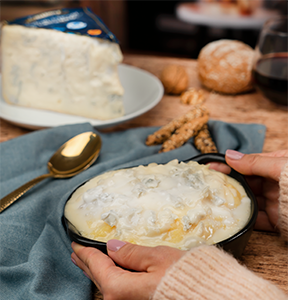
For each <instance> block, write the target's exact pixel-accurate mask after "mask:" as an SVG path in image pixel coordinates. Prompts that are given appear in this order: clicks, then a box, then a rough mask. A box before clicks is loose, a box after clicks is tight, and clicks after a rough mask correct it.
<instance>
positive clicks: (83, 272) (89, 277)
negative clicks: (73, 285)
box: [83, 271, 91, 280]
mask: <svg viewBox="0 0 288 300" xmlns="http://www.w3.org/2000/svg"><path fill="white" fill-rule="evenodd" d="M83 274H84V275H85V276H86V277H87V278H89V279H90V280H91V278H90V277H89V275H88V274H87V273H86V272H84V271H83Z"/></svg>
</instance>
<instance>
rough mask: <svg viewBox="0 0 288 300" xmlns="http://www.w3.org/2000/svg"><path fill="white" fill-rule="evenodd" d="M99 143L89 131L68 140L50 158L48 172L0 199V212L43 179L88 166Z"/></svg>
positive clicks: (99, 140)
mask: <svg viewBox="0 0 288 300" xmlns="http://www.w3.org/2000/svg"><path fill="white" fill-rule="evenodd" d="M101 144H102V142H101V138H100V136H99V135H97V134H96V133H93V132H91V131H89V132H84V133H81V134H79V135H76V136H75V137H73V138H72V139H70V140H68V141H67V142H66V143H65V144H64V145H62V146H61V147H60V148H59V149H58V150H57V151H56V152H55V153H54V155H53V156H52V157H51V158H50V160H49V162H48V164H47V167H48V171H49V173H48V174H43V175H41V176H39V177H37V178H35V179H32V180H31V181H29V182H27V183H26V184H24V185H22V186H21V187H19V188H18V189H17V190H15V191H13V192H12V193H10V194H8V195H7V196H5V197H4V198H2V199H1V200H0V213H1V212H2V211H3V210H4V209H6V208H7V207H8V206H10V205H11V204H12V203H14V202H15V201H16V200H17V199H19V198H20V197H21V196H22V195H23V194H24V193H26V192H27V191H28V190H30V189H31V188H32V187H33V186H34V185H36V184H37V183H39V182H40V181H42V180H43V179H45V178H48V177H54V178H67V177H72V176H74V175H76V174H78V173H80V172H81V171H83V170H85V169H87V168H89V167H90V166H91V165H92V164H93V163H94V161H95V160H96V159H97V157H98V156H99V153H100V149H101Z"/></svg>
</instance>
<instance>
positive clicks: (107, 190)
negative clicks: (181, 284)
mask: <svg viewBox="0 0 288 300" xmlns="http://www.w3.org/2000/svg"><path fill="white" fill-rule="evenodd" d="M250 207H251V200H250V199H249V198H248V196H247V194H246V192H245V190H244V188H243V187H242V186H241V185H240V184H239V183H238V182H237V181H236V180H234V179H233V178H231V177H229V176H227V175H224V174H222V173H220V172H216V171H214V170H210V169H209V166H207V165H199V164H198V163H197V162H193V161H190V162H188V163H183V162H181V163H179V162H178V161H177V160H173V161H171V162H169V163H168V164H166V165H158V164H155V163H153V164H150V165H148V166H139V167H135V168H130V169H123V170H118V171H111V172H107V173H104V174H102V175H100V176H97V177H95V178H93V179H91V180H90V181H88V182H87V183H86V184H85V185H83V186H81V187H80V188H79V189H77V191H76V192H75V193H74V194H73V195H72V197H71V199H70V200H69V201H68V202H67V204H66V207H65V216H66V217H67V218H68V220H69V221H70V222H71V223H72V224H74V226H76V228H77V229H78V230H79V231H80V232H81V234H82V235H83V236H85V237H87V238H90V239H93V240H98V241H103V242H107V241H108V240H109V239H112V238H116V239H121V240H125V241H129V242H132V243H136V244H141V245H146V246H156V245H168V246H172V247H176V248H179V249H183V250H187V249H190V248H191V247H194V246H197V245H200V244H214V243H217V242H220V241H222V240H224V239H227V238H229V237H230V236H232V235H234V234H235V233H237V232H238V231H239V230H241V229H242V228H243V227H244V226H245V225H246V223H247V221H248V219H249V216H250Z"/></svg>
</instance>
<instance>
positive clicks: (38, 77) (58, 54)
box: [1, 24, 124, 120]
mask: <svg viewBox="0 0 288 300" xmlns="http://www.w3.org/2000/svg"><path fill="white" fill-rule="evenodd" d="M1 48H2V50H1V52H2V91H3V98H4V100H5V101H6V102H7V103H9V104H13V105H19V106H24V107H30V108H37V109H44V110H52V111H56V112H60V113H66V114H73V115H78V116H83V117H86V118H93V119H99V120H109V119H114V118H118V117H121V116H123V115H124V106H123V94H124V89H123V87H122V85H121V82H120V79H119V76H118V64H119V63H120V62H121V61H122V59H123V56H122V52H121V50H120V47H119V44H118V43H116V42H113V41H110V40H107V39H102V38H97V37H90V36H85V35H80V34H70V33H67V32H61V31H57V30H54V29H47V28H33V27H25V26H22V25H17V24H11V25H10V24H7V25H4V26H3V27H2V41H1Z"/></svg>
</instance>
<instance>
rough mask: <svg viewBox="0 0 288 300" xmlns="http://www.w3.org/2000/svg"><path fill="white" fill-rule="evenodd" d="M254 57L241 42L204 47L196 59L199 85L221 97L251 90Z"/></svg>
mask: <svg viewBox="0 0 288 300" xmlns="http://www.w3.org/2000/svg"><path fill="white" fill-rule="evenodd" d="M253 54H254V51H253V49H252V48H251V47H250V46H248V45H246V44H244V43H242V42H240V41H233V40H218V41H215V42H211V43H209V44H207V45H206V46H205V47H204V48H203V49H202V50H201V51H200V53H199V57H198V74H199V79H200V81H201V83H202V84H203V85H204V86H206V87H207V88H209V89H211V90H214V91H216V92H220V93H224V94H238V93H242V92H246V91H249V90H251V89H252V82H251V71H252V61H253Z"/></svg>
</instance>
